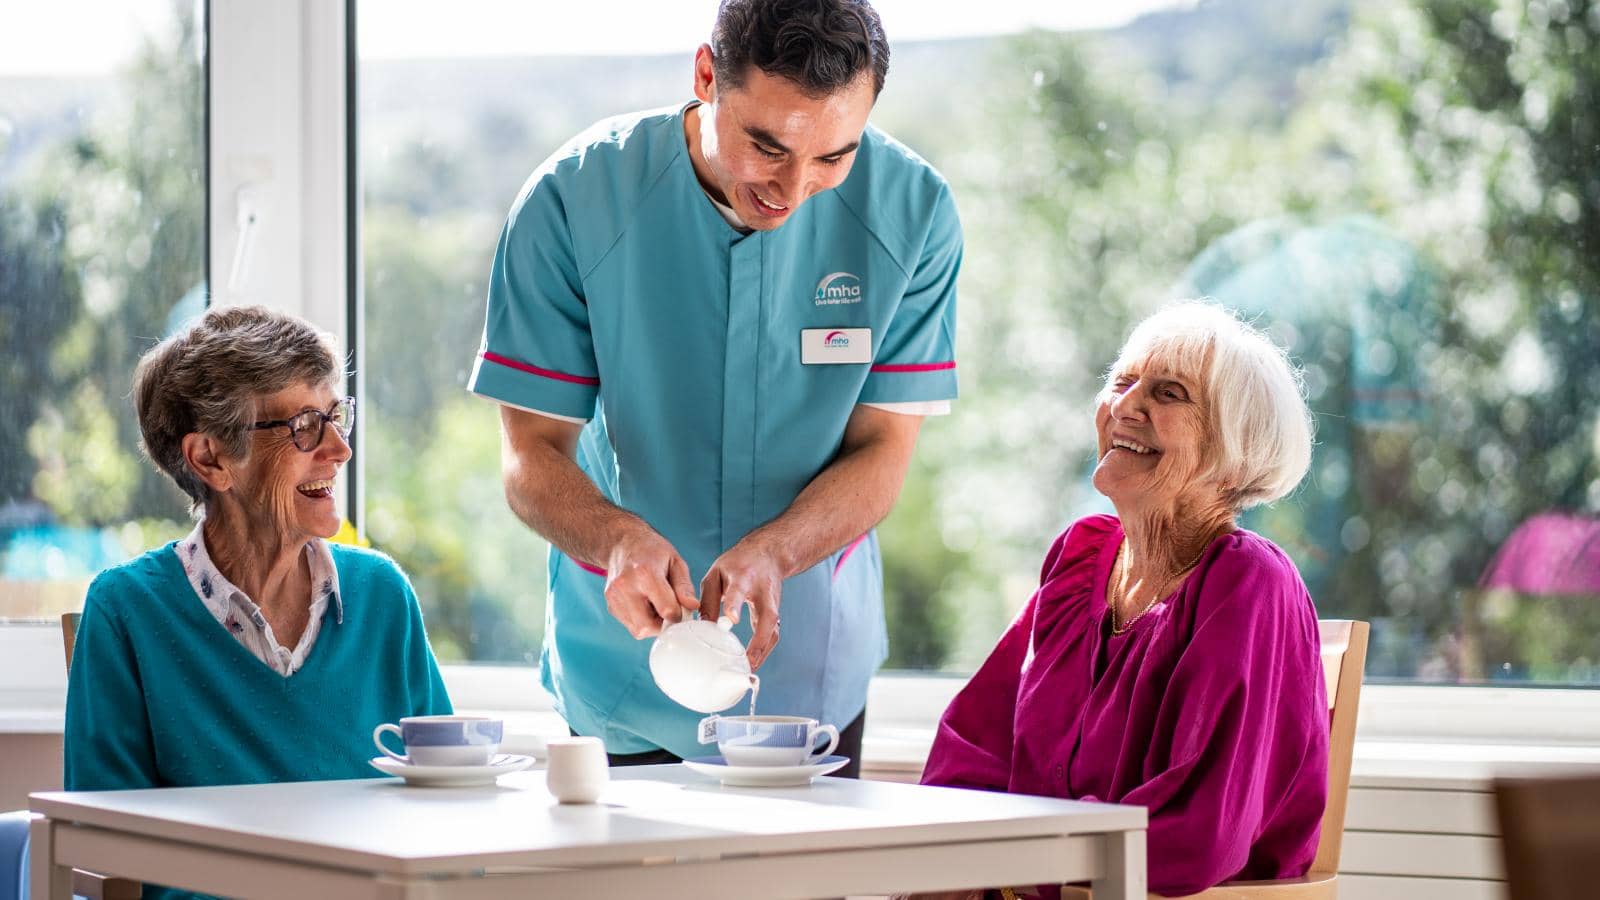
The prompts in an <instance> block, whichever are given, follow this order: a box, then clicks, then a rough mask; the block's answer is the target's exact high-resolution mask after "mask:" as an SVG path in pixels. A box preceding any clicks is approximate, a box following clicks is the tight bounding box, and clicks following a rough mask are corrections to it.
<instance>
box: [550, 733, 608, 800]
mask: <svg viewBox="0 0 1600 900" xmlns="http://www.w3.org/2000/svg"><path fill="white" fill-rule="evenodd" d="M545 749H546V751H547V752H548V753H549V756H548V757H547V758H546V763H545V773H544V780H545V785H546V786H547V787H549V788H550V793H551V794H553V795H555V798H556V799H557V800H560V801H561V802H562V803H593V802H595V801H596V800H598V799H600V792H601V791H603V790H605V787H606V783H607V782H609V781H610V780H611V769H610V767H609V765H608V761H607V760H606V745H605V743H604V742H603V741H601V740H600V739H599V738H597V737H565V738H551V739H550V740H549V741H548V742H547V743H546V744H545Z"/></svg>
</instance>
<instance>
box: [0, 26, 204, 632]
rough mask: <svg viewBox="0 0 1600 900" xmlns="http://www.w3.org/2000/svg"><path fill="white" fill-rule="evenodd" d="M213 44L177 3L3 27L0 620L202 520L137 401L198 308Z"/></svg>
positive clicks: (21, 615)
mask: <svg viewBox="0 0 1600 900" xmlns="http://www.w3.org/2000/svg"><path fill="white" fill-rule="evenodd" d="M86 22H93V23H95V24H94V27H92V28H86V27H84V23H86ZM203 33H204V22H203V13H202V12H200V11H199V8H197V7H196V5H195V4H193V3H188V4H185V3H174V2H171V0H141V2H125V0H118V2H85V0H67V2H60V3H49V4H23V5H20V6H17V7H15V8H13V9H9V10H8V11H7V13H6V27H5V28H4V29H0V620H15V619H30V618H41V617H54V616H56V615H58V614H60V613H61V612H65V611H70V610H75V609H77V608H78V607H79V606H81V605H82V603H83V595H84V590H85V588H86V587H87V585H88V582H89V580H90V579H91V578H92V577H93V576H94V574H95V573H96V572H97V571H99V570H100V569H102V568H105V567H106V566H109V565H113V564H115V563H118V562H121V561H123V560H125V559H128V558H131V557H133V556H136V555H138V554H139V553H141V552H143V551H145V550H147V549H149V548H151V547H154V546H157V545H159V544H160V543H162V542H164V541H167V540H170V539H172V538H174V537H177V536H179V535H181V534H182V533H183V532H184V531H186V530H187V529H188V527H189V524H188V514H187V504H186V503H185V502H184V500H183V497H182V495H181V493H180V492H179V491H178V490H177V489H176V488H175V487H174V486H172V485H171V484H170V483H169V482H168V480H167V479H166V478H165V477H164V476H161V475H160V474H158V473H157V472H156V471H155V470H154V469H153V468H152V467H151V466H150V465H149V463H148V462H147V461H146V460H145V459H144V458H143V457H142V456H141V455H140V452H139V449H138V446H139V433H138V427H137V425H136V423H135V420H134V415H133V408H132V405H131V404H130V402H129V400H128V393H129V389H130V385H131V380H132V374H133V367H134V363H135V362H136V361H137V359H138V357H139V355H140V354H141V353H143V352H144V351H145V350H146V349H148V348H149V347H150V346H151V344H152V343H153V342H154V341H156V340H158V339H159V338H161V337H162V336H164V335H166V334H168V333H170V332H171V331H172V330H174V329H175V328H176V327H178V326H179V325H180V324H181V323H183V322H184V321H185V320H187V319H188V318H190V317H191V316H193V315H195V314H197V313H199V312H201V311H202V310H203V308H204V303H205V300H204V297H205V284H204V278H205V202H206V192H205V174H204V160H205V150H204V147H205V137H204V122H205V76H204V66H203V61H202V54H203V50H204V41H203Z"/></svg>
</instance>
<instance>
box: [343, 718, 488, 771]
mask: <svg viewBox="0 0 1600 900" xmlns="http://www.w3.org/2000/svg"><path fill="white" fill-rule="evenodd" d="M386 731H388V732H394V733H395V734H398V735H400V741H401V743H403V744H405V750H406V752H405V753H404V754H400V753H396V752H394V751H393V750H390V749H389V748H388V747H385V746H384V745H383V734H384V732H386ZM504 732H505V723H504V722H502V721H501V720H499V719H490V718H485V717H482V716H407V717H406V718H404V719H401V720H400V724H399V725H394V724H391V723H388V722H385V723H384V724H382V725H379V726H378V727H377V728H374V729H372V742H373V743H374V744H377V745H378V749H379V750H381V751H382V752H383V755H384V756H387V757H389V758H390V759H393V760H396V761H398V762H402V763H405V764H406V765H408V766H486V765H488V764H489V761H490V760H492V759H494V755H495V753H497V752H499V750H500V739H501V738H502V737H503V736H504Z"/></svg>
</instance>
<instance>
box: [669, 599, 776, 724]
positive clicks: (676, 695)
mask: <svg viewBox="0 0 1600 900" xmlns="http://www.w3.org/2000/svg"><path fill="white" fill-rule="evenodd" d="M732 628H733V621H732V620H731V619H729V618H728V617H727V616H723V617H722V618H720V619H718V620H717V621H716V622H712V621H710V620H708V619H685V620H683V621H681V622H677V623H675V624H672V625H668V626H667V627H666V628H663V629H662V630H661V634H660V636H658V637H657V638H656V644H655V646H654V647H651V648H650V674H651V675H653V676H655V679H656V686H657V687H659V688H661V692H662V693H663V694H666V695H667V696H668V697H671V698H672V700H673V701H674V702H676V703H678V704H680V705H682V706H687V707H688V708H690V709H692V710H695V711H696V712H703V713H712V712H720V711H722V710H724V709H727V708H728V707H730V706H732V705H734V704H735V703H738V702H739V698H740V697H743V696H744V693H745V691H748V690H749V689H750V688H751V686H752V685H753V684H754V683H755V676H754V675H751V674H750V660H748V659H747V658H745V655H744V645H743V644H741V643H739V639H738V638H737V637H735V636H734V634H733V632H732V630H731V629H732Z"/></svg>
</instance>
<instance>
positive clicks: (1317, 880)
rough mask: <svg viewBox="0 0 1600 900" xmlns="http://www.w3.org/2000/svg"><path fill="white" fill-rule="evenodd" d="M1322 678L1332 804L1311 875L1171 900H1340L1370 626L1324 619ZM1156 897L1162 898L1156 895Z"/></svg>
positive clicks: (1082, 896) (1076, 896)
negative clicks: (1342, 853) (1346, 815)
mask: <svg viewBox="0 0 1600 900" xmlns="http://www.w3.org/2000/svg"><path fill="white" fill-rule="evenodd" d="M1317 625H1318V627H1319V629H1320V631H1321V632H1322V677H1323V679H1324V681H1325V683H1326V684H1327V688H1328V719H1329V728H1328V805H1327V807H1326V808H1325V809H1324V810H1323V811H1322V836H1321V838H1320V839H1319V840H1318V841H1317V856H1316V858H1315V859H1314V860H1312V862H1311V870H1310V871H1309V872H1307V873H1306V874H1305V875H1303V876H1301V877H1299V878H1285V879H1281V880H1278V881H1229V882H1225V883H1223V884H1219V885H1217V886H1216V887H1213V888H1210V889H1209V890H1204V891H1201V892H1200V893H1198V894H1187V895H1185V896H1184V897H1183V898H1168V900H1335V898H1337V897H1338V895H1339V887H1338V882H1339V876H1338V871H1339V850H1340V848H1341V846H1342V845H1343V843H1344V812H1345V805H1346V803H1347V801H1348V800H1349V798H1350V760H1351V757H1352V756H1353V755H1354V752H1355V744H1356V710H1357V709H1358V708H1359V706H1360V705H1361V676H1362V674H1363V673H1365V672H1366V668H1367V623H1366V622H1357V621H1352V620H1349V619H1322V620H1320V621H1318V622H1317ZM1061 896H1062V898H1063V900H1068V898H1072V900H1088V898H1090V897H1091V896H1092V894H1091V892H1090V891H1089V890H1088V889H1087V888H1079V887H1066V888H1063V889H1062V891H1061ZM1150 896H1151V898H1160V897H1161V895H1159V894H1151V895H1150Z"/></svg>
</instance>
